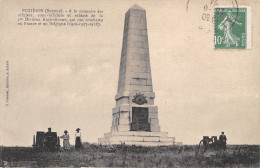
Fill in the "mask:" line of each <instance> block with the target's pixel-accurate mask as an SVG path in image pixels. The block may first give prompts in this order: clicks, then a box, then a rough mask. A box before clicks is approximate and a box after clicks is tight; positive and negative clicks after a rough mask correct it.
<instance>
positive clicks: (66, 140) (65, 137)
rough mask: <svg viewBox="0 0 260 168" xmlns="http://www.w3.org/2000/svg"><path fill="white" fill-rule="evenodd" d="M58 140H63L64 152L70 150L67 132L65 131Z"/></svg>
mask: <svg viewBox="0 0 260 168" xmlns="http://www.w3.org/2000/svg"><path fill="white" fill-rule="evenodd" d="M60 138H61V139H63V148H64V149H65V150H69V149H70V142H69V139H70V136H69V134H68V131H67V130H65V131H64V135H62V136H61V137H60Z"/></svg>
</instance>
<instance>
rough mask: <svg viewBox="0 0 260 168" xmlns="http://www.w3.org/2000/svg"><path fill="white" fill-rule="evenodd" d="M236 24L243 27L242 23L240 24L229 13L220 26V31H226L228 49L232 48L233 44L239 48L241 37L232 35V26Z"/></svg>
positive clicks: (225, 42) (225, 37)
mask: <svg viewBox="0 0 260 168" xmlns="http://www.w3.org/2000/svg"><path fill="white" fill-rule="evenodd" d="M234 24H237V25H239V26H241V25H242V23H238V22H237V21H236V20H235V19H234V18H233V16H232V13H231V11H228V12H227V16H226V17H225V18H224V19H223V21H222V22H221V23H220V24H219V25H218V28H219V29H220V30H224V42H223V43H224V44H226V47H230V45H231V44H233V45H236V46H238V42H239V40H240V38H239V37H237V36H235V35H234V34H233V33H232V26H233V25H234Z"/></svg>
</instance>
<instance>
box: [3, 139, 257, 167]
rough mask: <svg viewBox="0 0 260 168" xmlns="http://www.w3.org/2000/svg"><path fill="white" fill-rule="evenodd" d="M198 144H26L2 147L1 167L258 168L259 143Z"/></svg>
mask: <svg viewBox="0 0 260 168" xmlns="http://www.w3.org/2000/svg"><path fill="white" fill-rule="evenodd" d="M197 148H198V146H191V145H189V146H187V145H184V146H182V147H178V146H168V147H163V146H162V147H139V146H121V145H117V146H99V145H94V144H88V143H85V144H84V145H83V148H82V149H81V150H79V151H75V150H74V149H72V150H70V151H66V152H65V151H57V152H39V151H35V150H33V149H32V148H29V147H1V148H0V150H1V151H0V154H1V155H0V157H1V159H0V166H20V167H27V166H28V167H37V166H39V167H57V166H58V167H63V166H66V167H69V166H74V167H76V166H82V167H87V166H91V167H224V166H226V167H260V163H259V146H257V145H229V146H228V147H227V150H226V151H222V150H217V151H215V150H211V149H210V150H207V151H206V152H205V153H204V154H202V155H199V154H196V153H197V152H196V151H197Z"/></svg>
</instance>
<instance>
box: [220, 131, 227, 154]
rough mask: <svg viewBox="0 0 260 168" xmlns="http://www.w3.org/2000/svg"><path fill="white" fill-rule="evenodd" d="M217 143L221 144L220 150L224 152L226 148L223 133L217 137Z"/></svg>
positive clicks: (225, 138) (225, 139)
mask: <svg viewBox="0 0 260 168" xmlns="http://www.w3.org/2000/svg"><path fill="white" fill-rule="evenodd" d="M219 141H220V143H221V146H222V148H223V149H224V150H225V149H226V147H227V137H226V135H224V132H222V134H221V135H220V136H219Z"/></svg>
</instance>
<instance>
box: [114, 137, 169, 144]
mask: <svg viewBox="0 0 260 168" xmlns="http://www.w3.org/2000/svg"><path fill="white" fill-rule="evenodd" d="M112 142H120V143H121V142H122V143H123V142H171V143H173V142H174V138H172V137H141V136H112V137H111V138H110V143H112Z"/></svg>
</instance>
